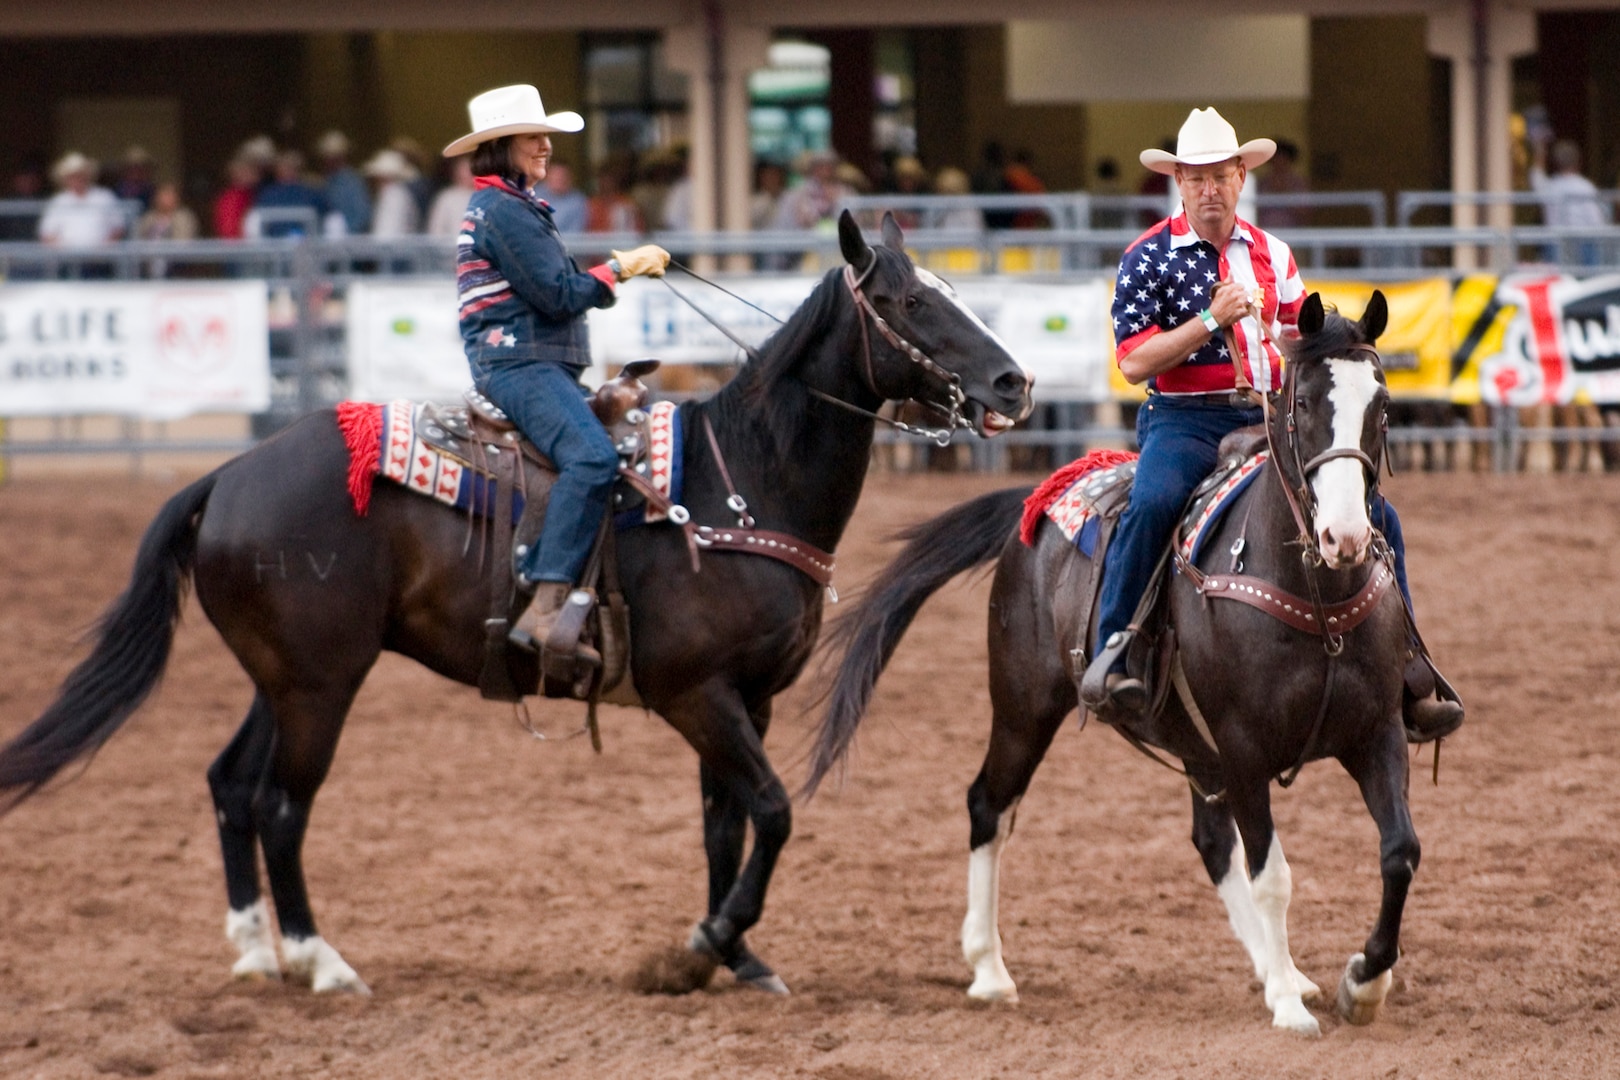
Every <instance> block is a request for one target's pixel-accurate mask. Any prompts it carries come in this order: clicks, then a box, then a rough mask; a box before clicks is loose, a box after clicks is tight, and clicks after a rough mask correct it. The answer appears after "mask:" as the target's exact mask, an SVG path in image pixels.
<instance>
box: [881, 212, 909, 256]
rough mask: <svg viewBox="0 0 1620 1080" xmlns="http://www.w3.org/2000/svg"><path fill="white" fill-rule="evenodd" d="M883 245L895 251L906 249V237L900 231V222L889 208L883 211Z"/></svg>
mask: <svg viewBox="0 0 1620 1080" xmlns="http://www.w3.org/2000/svg"><path fill="white" fill-rule="evenodd" d="M883 246H884V247H887V248H892V249H894V250H895V251H904V250H906V238H905V235H904V234H903V233H901V231H900V223H899V222H898V221H896V220H894V214H893V213H892V212H890V211H888V210H885V211H884V212H883Z"/></svg>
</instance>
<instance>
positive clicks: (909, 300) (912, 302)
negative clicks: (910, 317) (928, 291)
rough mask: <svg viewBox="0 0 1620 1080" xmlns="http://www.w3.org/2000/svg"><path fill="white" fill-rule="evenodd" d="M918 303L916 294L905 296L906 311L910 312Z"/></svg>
mask: <svg viewBox="0 0 1620 1080" xmlns="http://www.w3.org/2000/svg"><path fill="white" fill-rule="evenodd" d="M920 302H921V301H919V300H918V298H917V294H916V293H907V294H906V310H907V311H910V310H912V309H913V308H915V307H916V306H917V305H918V304H919V303H920Z"/></svg>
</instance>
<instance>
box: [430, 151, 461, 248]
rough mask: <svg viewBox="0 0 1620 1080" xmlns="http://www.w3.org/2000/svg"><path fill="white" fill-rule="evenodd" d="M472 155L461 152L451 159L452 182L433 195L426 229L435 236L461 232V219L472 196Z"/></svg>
mask: <svg viewBox="0 0 1620 1080" xmlns="http://www.w3.org/2000/svg"><path fill="white" fill-rule="evenodd" d="M472 193H473V173H472V156H471V155H469V154H461V155H458V156H457V157H454V158H451V159H450V183H449V185H448V186H446V187H445V189H444V190H443V191H441V192H439V193H438V194H437V195H435V196H434V197H433V206H432V207H431V208H430V209H429V210H428V220H427V229H426V231H427V232H429V233H432V234H433V235H434V236H455V235H456V234H457V233H459V232H461V219H462V216H463V215H465V214H466V213H467V200H468V199H470V198H472Z"/></svg>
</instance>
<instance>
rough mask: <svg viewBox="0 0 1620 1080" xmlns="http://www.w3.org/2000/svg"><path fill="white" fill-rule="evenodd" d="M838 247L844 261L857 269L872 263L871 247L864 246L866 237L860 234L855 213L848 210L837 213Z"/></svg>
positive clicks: (864, 267) (862, 268)
mask: <svg viewBox="0 0 1620 1080" xmlns="http://www.w3.org/2000/svg"><path fill="white" fill-rule="evenodd" d="M838 248H839V250H840V251H842V252H843V253H844V261H845V262H847V263H849V265H851V266H853V267H854V268H855V269H857V270H864V269H866V267H868V266H870V265H871V263H872V249H871V248H869V247H867V246H866V237H864V236H862V235H861V227H860V226H859V225H857V224H855V215H854V214H851V213H850V212H849V211H848V210H845V211H844V212H843V213H842V214H839V215H838Z"/></svg>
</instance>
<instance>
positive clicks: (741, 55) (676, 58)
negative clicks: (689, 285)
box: [664, 3, 771, 231]
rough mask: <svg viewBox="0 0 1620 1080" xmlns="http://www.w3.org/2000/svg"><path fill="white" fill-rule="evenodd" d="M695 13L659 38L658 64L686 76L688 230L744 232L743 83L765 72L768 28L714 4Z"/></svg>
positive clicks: (746, 153) (747, 186)
mask: <svg viewBox="0 0 1620 1080" xmlns="http://www.w3.org/2000/svg"><path fill="white" fill-rule="evenodd" d="M702 12H703V14H704V16H705V18H701V19H697V20H694V22H693V23H691V24H688V25H686V26H677V27H671V28H670V29H669V30H667V31H666V32H665V36H664V56H665V62H666V63H667V64H668V65H669V67H670V68H671V70H674V71H679V72H682V73H684V74H685V75H686V76H687V110H688V112H687V115H688V118H689V125H688V126H689V130H690V132H691V157H690V159H689V164H688V168H689V169H690V175H691V178H692V227H693V228H694V229H696V230H699V231H712V230H716V229H725V230H728V231H746V230H747V229H748V200H749V196H750V195H751V194H752V189H753V167H754V159H753V154H752V152H751V151H750V148H749V144H748V76H749V74H750V73H751V72H753V71H754V70H755V69H756V68H760V67H764V66H765V50H766V47H767V46H768V45H769V44H770V36H771V33H770V28H769V27H761V26H751V25H747V24H745V23H741V22H739V21H737V19H736V17H735V16H734V15H730V14H728V13H727V12H726V11H725V10H724V9H723V8H722V7H721V6H720V5H719V4H717V3H709V4H704V5H702ZM717 91H718V96H717V93H716V92H717Z"/></svg>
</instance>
